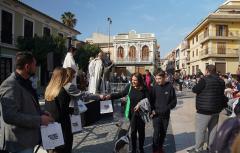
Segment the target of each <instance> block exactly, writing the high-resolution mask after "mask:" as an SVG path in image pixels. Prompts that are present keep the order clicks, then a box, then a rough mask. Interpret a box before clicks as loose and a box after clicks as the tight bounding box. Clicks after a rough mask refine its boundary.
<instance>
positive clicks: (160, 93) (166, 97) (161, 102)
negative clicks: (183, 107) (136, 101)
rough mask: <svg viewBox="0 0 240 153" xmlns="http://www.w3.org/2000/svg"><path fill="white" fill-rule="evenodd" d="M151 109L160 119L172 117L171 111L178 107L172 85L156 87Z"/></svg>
mask: <svg viewBox="0 0 240 153" xmlns="http://www.w3.org/2000/svg"><path fill="white" fill-rule="evenodd" d="M150 99H151V100H150V102H151V107H152V110H154V111H155V112H156V114H157V115H159V117H170V110H171V109H173V108H174V107H176V104H177V98H176V94H175V89H174V88H173V86H172V84H171V83H169V82H166V83H165V84H164V85H154V86H153V88H152V92H151V98H150Z"/></svg>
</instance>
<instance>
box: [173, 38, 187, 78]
mask: <svg viewBox="0 0 240 153" xmlns="http://www.w3.org/2000/svg"><path fill="white" fill-rule="evenodd" d="M187 49H188V43H187V41H183V42H181V43H180V44H179V45H178V47H177V48H176V49H175V71H177V72H180V73H181V74H183V75H186V74H187Z"/></svg>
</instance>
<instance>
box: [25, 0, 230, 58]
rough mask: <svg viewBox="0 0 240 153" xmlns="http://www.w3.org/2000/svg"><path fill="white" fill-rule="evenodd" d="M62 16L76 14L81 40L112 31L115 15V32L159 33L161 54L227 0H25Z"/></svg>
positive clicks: (43, 10) (39, 8) (52, 15)
mask: <svg viewBox="0 0 240 153" xmlns="http://www.w3.org/2000/svg"><path fill="white" fill-rule="evenodd" d="M21 1H22V2H24V3H26V4H28V5H30V6H32V7H33V8H35V9H38V10H40V11H42V12H44V13H46V14H48V15H49V16H51V17H53V18H55V19H58V20H60V17H61V14H62V13H63V12H65V11H71V12H72V13H74V14H75V15H76V18H77V20H78V21H77V26H76V27H75V29H77V30H79V31H80V32H81V33H82V34H81V35H80V36H78V38H79V39H80V40H85V39H86V38H88V37H90V36H91V35H92V33H93V32H101V33H105V34H107V33H108V22H107V17H111V18H112V21H113V23H112V26H111V35H116V34H118V33H126V32H128V31H130V30H132V29H134V30H136V31H137V32H151V33H155V35H156V37H157V40H158V43H159V44H160V46H161V48H160V52H161V58H162V57H163V56H164V55H166V53H167V52H169V51H170V50H171V49H173V48H175V47H176V46H177V45H178V44H179V43H180V42H181V40H183V39H184V38H185V36H186V35H187V34H188V33H189V32H191V31H192V30H193V28H194V27H195V26H196V25H197V24H198V23H199V22H200V21H201V20H202V19H204V18H205V17H206V16H207V15H208V14H209V13H211V12H213V11H215V10H216V9H217V8H218V6H220V5H221V4H222V3H223V2H224V1H225V0H21Z"/></svg>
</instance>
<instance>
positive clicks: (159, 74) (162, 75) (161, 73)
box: [156, 71, 166, 77]
mask: <svg viewBox="0 0 240 153" xmlns="http://www.w3.org/2000/svg"><path fill="white" fill-rule="evenodd" d="M156 76H160V77H165V76H166V72H165V71H160V72H158V73H157V74H156Z"/></svg>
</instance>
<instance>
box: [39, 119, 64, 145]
mask: <svg viewBox="0 0 240 153" xmlns="http://www.w3.org/2000/svg"><path fill="white" fill-rule="evenodd" d="M41 137H42V145H43V148H44V149H45V150H48V149H54V148H56V147H58V146H61V145H64V139H63V133H62V127H61V124H59V123H57V122H54V123H50V124H48V126H41Z"/></svg>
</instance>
